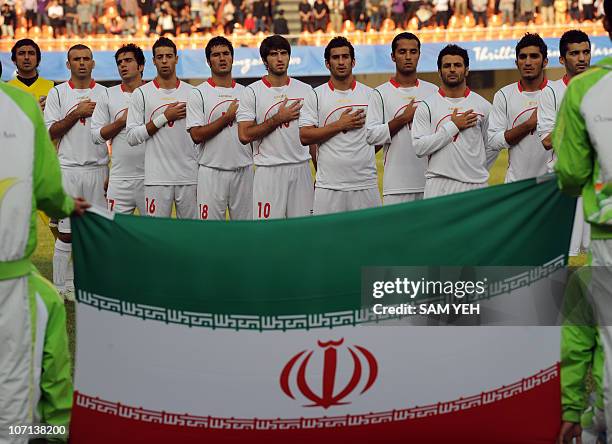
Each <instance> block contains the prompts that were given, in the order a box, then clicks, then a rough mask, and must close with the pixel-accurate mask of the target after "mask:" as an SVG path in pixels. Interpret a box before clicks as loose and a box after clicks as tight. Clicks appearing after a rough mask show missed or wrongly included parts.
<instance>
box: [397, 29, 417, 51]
mask: <svg viewBox="0 0 612 444" xmlns="http://www.w3.org/2000/svg"><path fill="white" fill-rule="evenodd" d="M400 40H416V42H417V47H418V48H419V51H421V41H420V40H419V38H418V37H417V36H416V35H414V34H413V33H411V32H401V33H399V34H398V35H396V36H395V37H393V41H392V42H391V52H392V53H394V52H395V50H396V49H397V44H398V42H399V41H400Z"/></svg>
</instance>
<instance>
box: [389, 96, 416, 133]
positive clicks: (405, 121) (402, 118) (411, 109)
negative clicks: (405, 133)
mask: <svg viewBox="0 0 612 444" xmlns="http://www.w3.org/2000/svg"><path fill="white" fill-rule="evenodd" d="M416 108H417V107H416V106H415V104H414V99H413V100H412V101H411V102H410V103H409V104H408V106H406V108H404V112H402V113H401V114H400V115H399V116H397V117H395V118H393V119H392V120H390V121H389V133H390V134H391V137H393V136H395V135H396V134H397V133H398V132H399V130H401V129H402V128H403V127H405V126H406V125H409V124H411V123H412V120H413V119H414V113H415V111H416Z"/></svg>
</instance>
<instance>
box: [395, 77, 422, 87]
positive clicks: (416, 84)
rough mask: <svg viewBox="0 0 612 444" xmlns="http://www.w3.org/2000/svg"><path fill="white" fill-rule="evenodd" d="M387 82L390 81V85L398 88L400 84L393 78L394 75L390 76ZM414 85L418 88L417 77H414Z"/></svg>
mask: <svg viewBox="0 0 612 444" xmlns="http://www.w3.org/2000/svg"><path fill="white" fill-rule="evenodd" d="M389 82H391V85H393V86H395V87H396V88H400V84H399V82H398V81H397V80H395V77H391V78H390V79H389ZM414 86H415V87H417V88H418V86H419V79H416V83H415V84H414Z"/></svg>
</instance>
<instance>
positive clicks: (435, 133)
mask: <svg viewBox="0 0 612 444" xmlns="http://www.w3.org/2000/svg"><path fill="white" fill-rule="evenodd" d="M469 109H472V110H473V112H474V113H476V115H477V116H478V120H477V124H476V125H475V126H473V127H472V128H468V129H465V130H463V131H459V129H458V128H457V127H456V126H455V124H454V123H453V122H452V121H451V116H452V114H453V112H454V110H457V112H458V113H459V114H461V113H463V112H465V111H467V110H469ZM490 110H491V104H490V103H489V102H487V100H485V99H484V98H483V97H481V96H480V95H478V94H476V93H475V92H472V91H470V89H469V88H466V91H465V96H464V97H459V98H449V97H446V96H445V94H444V91H443V90H442V89H440V90H438V92H436V93H434V94H433V95H431V96H429V97H427V98H426V99H425V100H423V101H422V102H421V103H419V106H418V108H417V110H416V113H415V115H414V120H413V122H412V138H413V144H414V150H415V152H416V154H417V156H421V157H422V156H428V159H429V161H428V165H427V171H426V172H425V177H426V178H431V177H445V178H448V179H453V180H456V181H460V182H466V183H484V182H486V181H487V179H488V178H489V171H488V169H487V165H488V158H489V155H491V154H490V150H489V148H488V147H487V129H488V121H489V112H490Z"/></svg>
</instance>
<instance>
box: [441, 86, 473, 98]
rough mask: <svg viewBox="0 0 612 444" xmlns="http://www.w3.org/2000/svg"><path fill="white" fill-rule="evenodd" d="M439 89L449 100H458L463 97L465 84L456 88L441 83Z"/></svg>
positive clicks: (465, 88)
mask: <svg viewBox="0 0 612 444" xmlns="http://www.w3.org/2000/svg"><path fill="white" fill-rule="evenodd" d="M441 88H442V91H444V95H445V96H446V97H448V98H449V99H459V98H461V97H465V92H466V90H467V84H466V83H465V82H463V83H461V84H459V85H457V86H448V85H446V84H444V83H443V84H442V87H441Z"/></svg>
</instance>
